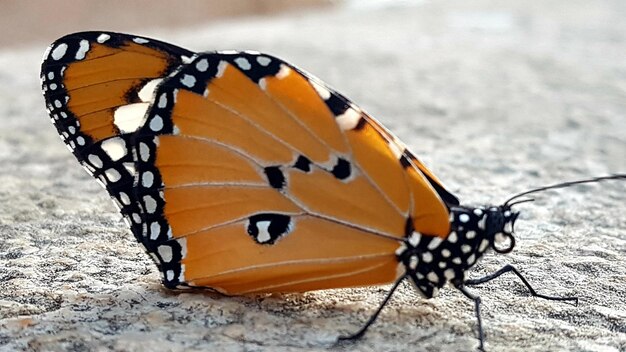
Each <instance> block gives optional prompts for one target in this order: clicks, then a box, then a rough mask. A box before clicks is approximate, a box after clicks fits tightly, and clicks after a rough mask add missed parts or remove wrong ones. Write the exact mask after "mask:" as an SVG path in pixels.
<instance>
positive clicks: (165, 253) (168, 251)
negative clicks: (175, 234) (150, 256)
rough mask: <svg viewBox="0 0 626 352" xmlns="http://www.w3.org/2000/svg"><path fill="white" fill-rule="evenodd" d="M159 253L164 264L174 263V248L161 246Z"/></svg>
mask: <svg viewBox="0 0 626 352" xmlns="http://www.w3.org/2000/svg"><path fill="white" fill-rule="evenodd" d="M158 251H159V255H160V256H161V259H163V261H164V262H166V263H169V262H171V261H172V258H173V254H172V247H170V246H166V245H163V246H159V248H158Z"/></svg>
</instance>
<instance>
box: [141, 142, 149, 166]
mask: <svg viewBox="0 0 626 352" xmlns="http://www.w3.org/2000/svg"><path fill="white" fill-rule="evenodd" d="M139 157H140V158H141V160H142V161H144V162H147V161H148V159H150V147H148V145H147V144H146V143H143V142H141V143H139Z"/></svg>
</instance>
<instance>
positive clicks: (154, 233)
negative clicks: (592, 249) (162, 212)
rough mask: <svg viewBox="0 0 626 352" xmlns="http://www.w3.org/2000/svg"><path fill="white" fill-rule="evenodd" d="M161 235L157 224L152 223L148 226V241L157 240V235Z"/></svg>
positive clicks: (159, 226)
mask: <svg viewBox="0 0 626 352" xmlns="http://www.w3.org/2000/svg"><path fill="white" fill-rule="evenodd" d="M160 233H161V225H160V224H159V223H158V222H156V221H155V222H153V223H152V224H150V239H151V240H153V241H154V240H156V239H157V238H159V234H160Z"/></svg>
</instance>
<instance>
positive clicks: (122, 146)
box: [101, 137, 128, 161]
mask: <svg viewBox="0 0 626 352" xmlns="http://www.w3.org/2000/svg"><path fill="white" fill-rule="evenodd" d="M101 147H102V150H104V152H105V153H107V155H108V156H109V157H110V158H111V160H113V161H118V160H120V159H121V158H123V157H124V156H125V155H126V154H127V153H128V149H126V142H125V141H124V140H123V139H121V138H120V137H114V138H110V139H107V140H104V141H102V144H101Z"/></svg>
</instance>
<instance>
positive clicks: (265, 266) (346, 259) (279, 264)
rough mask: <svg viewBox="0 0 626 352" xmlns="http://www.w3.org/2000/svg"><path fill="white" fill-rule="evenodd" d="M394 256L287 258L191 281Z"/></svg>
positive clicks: (384, 254) (378, 254)
mask: <svg viewBox="0 0 626 352" xmlns="http://www.w3.org/2000/svg"><path fill="white" fill-rule="evenodd" d="M392 256H395V254H393V253H388V252H386V253H376V254H368V255H357V256H349V257H335V258H330V259H329V258H315V259H294V260H285V261H281V262H276V263H268V264H258V265H251V266H246V267H239V268H236V269H231V270H226V271H222V272H220V273H217V274H213V275H208V276H202V277H197V278H193V279H192V280H190V281H197V280H206V279H214V278H217V277H220V276H225V275H230V274H240V273H243V272H247V271H253V270H259V269H271V268H278V267H282V266H290V265H310V264H321V265H323V264H341V263H347V262H355V261H359V260H367V259H375V258H384V257H392ZM198 260H201V259H197V260H194V261H198ZM190 263H193V261H191V262H189V264H190Z"/></svg>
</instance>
